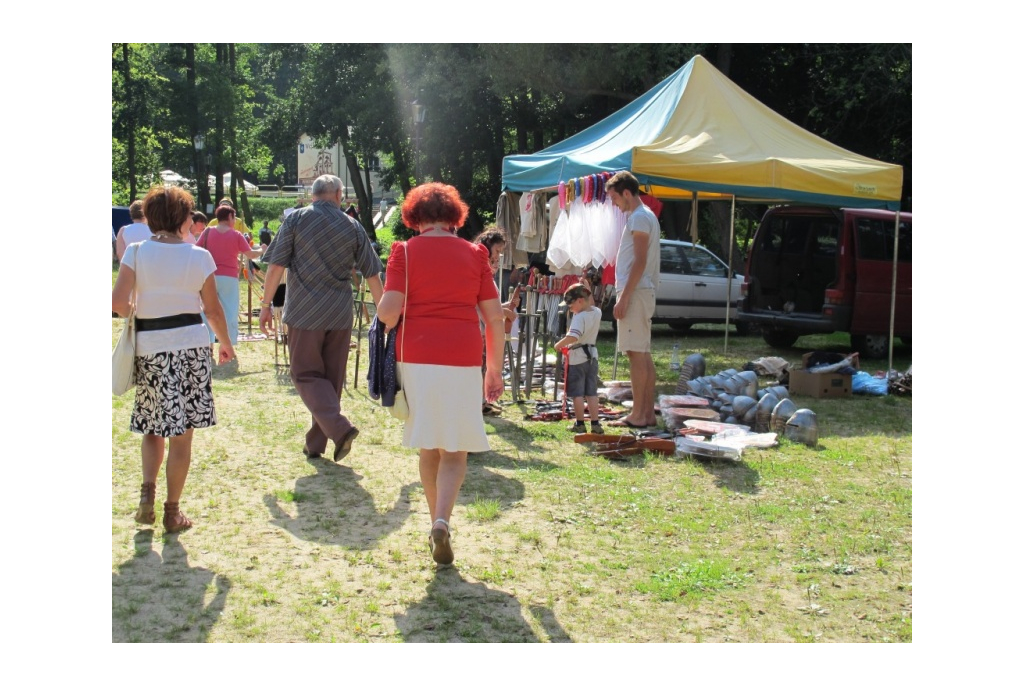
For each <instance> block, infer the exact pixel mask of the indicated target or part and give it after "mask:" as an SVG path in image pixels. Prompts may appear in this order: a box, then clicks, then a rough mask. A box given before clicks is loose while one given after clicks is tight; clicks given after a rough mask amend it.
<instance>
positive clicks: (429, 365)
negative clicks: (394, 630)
mask: <svg viewBox="0 0 1024 685" xmlns="http://www.w3.org/2000/svg"><path fill="white" fill-rule="evenodd" d="M468 214H469V208H468V207H467V206H466V203H465V202H463V201H462V198H461V197H460V196H459V192H458V191H457V190H456V189H455V188H453V187H452V186H449V185H446V184H443V183H427V184H424V185H421V186H418V187H416V188H414V189H413V190H412V191H410V193H409V194H408V196H406V198H405V202H404V203H403V204H402V221H403V223H405V225H406V226H408V227H409V228H411V229H412V230H413V231H415V232H416V234H417V235H415V236H413V238H411V239H410V240H408V241H407V242H405V243H401V242H398V243H394V244H393V245H392V246H391V256H390V257H389V259H388V266H387V278H386V282H385V286H384V296H383V297H382V298H381V300H380V305H379V306H378V308H377V317H378V318H379V319H380V320H381V321H382V322H384V324H385V325H386V326H387V327H388V329H391V328H394V327H395V326H398V330H397V331H396V334H397V344H396V346H395V347H396V355H395V357H396V359H397V361H398V379H399V384H400V386H401V387H402V388H403V389H404V391H405V396H406V400H407V401H408V403H409V418H408V419H406V422H405V432H404V434H403V438H402V444H403V446H405V447H410V448H416V449H418V450H419V456H420V479H421V481H422V482H423V492H424V494H425V495H426V497H427V505H428V507H429V509H430V520H431V521H432V524H431V530H430V538H429V540H428V542H429V545H430V550H431V554H432V556H433V558H434V561H435V562H437V563H438V564H450V563H452V561H454V559H455V553H454V552H453V551H452V547H451V539H450V534H449V521H450V520H451V515H452V510H453V509H454V507H455V501H456V499H457V498H458V495H459V490H460V489H461V488H462V481H463V480H464V479H465V476H466V464H467V458H468V453H469V452H486V451H487V450H489V449H490V446H489V445H488V443H487V435H486V433H485V432H484V422H483V417H482V415H481V413H480V406H481V404H482V403H483V401H484V400H485V399H486V401H488V402H493V401H495V400H497V399H498V397H500V396H501V393H502V392H503V391H504V388H505V385H504V381H503V380H502V377H501V366H502V356H503V344H504V337H505V331H504V327H503V325H502V320H503V319H502V312H501V303H500V301H499V299H498V289H497V287H495V285H494V279H493V278H492V276H491V267H490V264H489V257H490V256H489V255H488V251H487V248H485V247H483V246H481V245H474V244H473V243H469V242H467V241H465V240H462V239H461V238H459V237H458V236H456V235H455V230H456V229H457V228H459V227H461V226H462V225H463V223H465V221H466V216H467V215H468ZM478 307H479V310H480V313H481V314H480V315H478V314H477V308H478ZM481 316H482V318H483V320H484V325H485V330H486V350H487V365H486V366H487V370H486V372H485V373H484V378H483V383H482V384H481V379H480V357H481V355H482V354H483V349H482V347H483V345H484V341H483V340H481V337H480V328H479V325H480V318H481Z"/></svg>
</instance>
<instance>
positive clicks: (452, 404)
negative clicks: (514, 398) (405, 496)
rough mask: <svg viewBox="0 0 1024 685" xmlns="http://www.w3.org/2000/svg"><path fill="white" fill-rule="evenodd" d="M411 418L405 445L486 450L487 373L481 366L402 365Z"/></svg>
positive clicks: (401, 378)
mask: <svg viewBox="0 0 1024 685" xmlns="http://www.w3.org/2000/svg"><path fill="white" fill-rule="evenodd" d="M398 383H399V385H401V387H402V388H404V389H405V398H406V400H407V401H408V402H409V418H408V419H406V421H405V433H404V434H403V436H402V445H403V446H405V447H411V448H413V449H427V450H431V449H442V450H445V451H446V452H486V451H488V450H489V449H490V448H491V447H490V445H488V444H487V434H486V433H485V432H484V417H483V412H482V409H483V401H484V382H483V375H482V374H481V373H480V367H478V366H441V365H439V364H406V363H404V362H400V363H399V364H398Z"/></svg>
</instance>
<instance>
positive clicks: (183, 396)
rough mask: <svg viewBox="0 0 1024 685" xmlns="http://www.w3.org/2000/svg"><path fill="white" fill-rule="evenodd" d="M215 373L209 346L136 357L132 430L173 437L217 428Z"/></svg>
mask: <svg viewBox="0 0 1024 685" xmlns="http://www.w3.org/2000/svg"><path fill="white" fill-rule="evenodd" d="M212 370H213V356H212V353H211V351H210V348H209V347H208V346H203V347H192V348H188V349H184V350H174V351H172V352H156V353H154V354H147V355H144V356H139V357H136V358H135V408H134V409H133V410H132V419H131V425H130V426H129V428H130V430H131V431H132V432H133V433H143V434H145V435H159V436H160V437H164V438H172V437H175V436H177V435H184V434H185V433H186V432H187V431H188V429H189V428H206V427H208V426H215V425H217V412H216V411H215V410H214V407H213V377H212Z"/></svg>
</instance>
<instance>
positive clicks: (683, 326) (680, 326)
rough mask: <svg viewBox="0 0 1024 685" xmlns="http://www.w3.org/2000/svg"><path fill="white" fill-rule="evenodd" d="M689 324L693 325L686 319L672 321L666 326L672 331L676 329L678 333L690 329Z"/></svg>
mask: <svg viewBox="0 0 1024 685" xmlns="http://www.w3.org/2000/svg"><path fill="white" fill-rule="evenodd" d="M691 326H693V324H692V323H688V322H686V321H673V322H672V323H670V324H669V325H668V327H669V328H671V329H672V330H673V331H678V332H680V333H685V332H686V331H688V330H690V327H691Z"/></svg>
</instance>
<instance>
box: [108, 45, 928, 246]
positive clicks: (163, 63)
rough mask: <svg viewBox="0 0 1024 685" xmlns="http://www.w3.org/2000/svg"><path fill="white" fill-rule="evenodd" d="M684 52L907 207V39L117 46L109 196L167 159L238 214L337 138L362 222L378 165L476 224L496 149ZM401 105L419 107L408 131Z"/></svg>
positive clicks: (485, 206)
mask: <svg viewBox="0 0 1024 685" xmlns="http://www.w3.org/2000/svg"><path fill="white" fill-rule="evenodd" d="M695 54H702V55H704V56H705V57H706V58H707V59H708V60H709V61H711V62H712V63H713V64H715V65H716V67H718V68H719V69H720V70H721V71H723V72H724V73H725V74H726V75H728V76H729V77H730V78H731V79H732V80H733V81H735V82H736V83H737V84H738V85H739V86H740V87H741V88H743V89H744V90H746V91H747V92H749V93H750V94H751V95H752V96H754V97H755V98H757V99H758V100H760V101H762V102H763V103H764V104H766V105H768V106H769V107H771V108H772V109H774V110H775V111H777V112H778V113H779V114H781V115H783V116H785V117H786V118H788V119H790V120H791V121H793V122H794V123H796V124H798V125H800V126H802V127H804V128H805V129H807V130H809V131H811V132H813V133H815V134H817V135H819V136H821V137H823V138H825V139H827V140H829V141H831V142H833V143H835V144H837V145H840V146H842V147H844V148H847V149H849V150H851V151H853V152H857V153H860V154H863V155H867V156H869V157H873V158H876V159H880V160H883V161H887V162H893V163H896V164H901V165H902V166H903V167H904V193H903V197H904V205H905V206H907V207H909V201H910V197H911V189H912V173H911V172H912V163H911V162H912V155H911V150H912V145H911V141H912V137H911V132H912V128H911V46H910V44H779V45H773V44H735V45H734V44H657V43H644V44H473V43H460V44H379V43H373V44H363V43H345V44H341V43H338V44H335V43H319V44H257V43H214V44H210V43H185V44H183V43H159V44H138V43H115V44H113V45H112V51H111V55H112V58H111V62H112V69H111V80H112V89H111V90H112V96H113V97H112V100H113V102H112V139H113V140H112V162H113V178H112V179H111V185H112V196H113V201H114V203H115V204H127V203H128V202H130V201H131V200H132V199H135V198H137V197H140V196H141V195H142V194H144V193H145V191H146V189H148V187H149V185H150V184H151V183H152V182H153V180H154V179H159V176H158V174H159V172H160V170H162V169H166V168H170V169H175V170H177V171H179V172H180V173H182V174H183V175H186V176H188V175H190V174H192V177H193V178H196V177H198V178H204V177H205V176H206V175H207V173H210V174H213V175H214V176H215V177H216V179H217V183H218V185H217V187H216V188H215V192H214V194H215V195H216V196H217V197H221V196H227V195H230V196H231V197H232V198H233V199H235V203H236V206H238V207H240V208H241V209H242V212H243V213H244V214H248V212H247V198H246V194H245V191H244V187H243V186H242V185H241V183H242V179H245V180H247V181H249V182H251V183H256V184H277V185H292V184H295V183H296V181H297V173H298V172H297V153H296V146H297V143H298V140H299V137H300V136H301V134H302V133H306V134H308V135H309V136H310V137H312V138H313V139H314V140H315V141H317V142H318V143H321V144H324V145H325V146H327V145H333V144H334V143H335V142H339V143H340V144H341V146H342V149H343V152H344V154H345V156H346V158H347V161H348V164H349V178H350V179H352V183H353V186H354V187H353V191H354V192H355V194H356V197H357V199H358V201H359V206H360V208H361V210H362V211H363V213H364V216H363V217H362V220H363V224H364V225H371V222H370V220H369V219H370V213H371V212H372V207H373V206H374V202H373V197H374V196H375V195H376V196H378V197H379V194H380V191H381V190H382V189H381V188H371V187H370V175H369V168H370V166H371V164H376V162H375V160H377V159H380V160H381V167H380V172H381V177H380V178H381V183H382V184H385V186H386V188H388V189H398V190H400V191H401V192H403V193H404V192H406V191H408V189H409V188H410V187H412V186H413V185H414V184H415V183H417V182H421V181H424V180H443V181H445V182H447V183H451V184H452V185H454V186H456V187H457V188H459V190H460V192H461V193H462V194H463V196H464V197H465V199H466V201H467V202H468V203H469V205H470V207H471V209H472V212H471V216H470V226H469V227H470V229H471V232H476V231H477V230H479V228H481V227H482V226H483V225H484V224H485V223H486V222H487V221H489V220H490V219H491V218H492V216H493V212H494V207H495V205H496V201H497V197H498V195H499V193H500V182H501V161H502V158H503V157H504V156H505V155H508V154H519V153H531V152H536V151H538V150H541V149H543V148H545V147H548V146H550V145H552V144H554V143H556V142H558V141H560V140H563V139H564V138H566V137H568V136H570V135H573V134H574V133H577V132H579V131H581V130H583V129H584V128H586V127H588V126H590V125H592V124H594V123H596V122H598V121H600V120H601V119H603V118H604V117H606V116H608V115H609V114H611V113H612V112H614V111H616V110H618V109H620V108H621V107H623V106H624V105H626V104H627V103H629V102H630V101H631V100H633V99H635V98H636V97H638V96H640V95H642V94H643V93H644V92H646V91H647V90H648V89H650V88H651V87H652V86H654V85H655V84H656V83H658V82H659V81H661V80H662V79H664V78H665V77H666V76H668V75H669V74H671V73H672V72H673V71H675V70H676V69H678V68H679V67H680V66H682V65H683V64H684V63H685V62H686V61H687V60H689V59H690V58H691V57H693V56H694V55H695ZM413 101H416V102H417V103H418V104H419V105H421V106H423V107H425V108H426V116H425V118H424V120H423V123H422V125H421V128H420V129H419V130H418V131H417V129H416V125H415V124H414V123H413V120H412V108H411V103H412V102H413ZM417 134H419V135H418V137H417ZM198 136H202V139H203V142H204V149H203V151H201V152H200V151H198V150H197V149H196V145H195V141H196V139H197V137H198ZM417 140H418V145H417ZM417 148H418V149H417ZM417 153H418V155H417ZM226 172H232V173H231V179H232V185H231V187H230V188H222V187H221V185H220V179H221V178H222V176H223V174H224V173H226ZM205 187H206V184H204V183H199V190H200V192H203V190H204V189H205ZM211 199H216V198H202V200H203V201H204V202H208V201H210V200H211Z"/></svg>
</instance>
